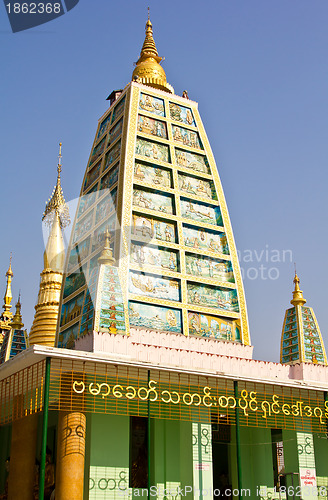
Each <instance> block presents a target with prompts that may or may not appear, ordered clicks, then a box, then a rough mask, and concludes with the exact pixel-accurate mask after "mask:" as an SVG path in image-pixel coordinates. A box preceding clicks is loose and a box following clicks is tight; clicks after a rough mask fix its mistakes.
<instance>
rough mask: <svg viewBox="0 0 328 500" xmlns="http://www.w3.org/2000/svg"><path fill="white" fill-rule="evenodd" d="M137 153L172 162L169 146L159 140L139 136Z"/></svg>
mask: <svg viewBox="0 0 328 500" xmlns="http://www.w3.org/2000/svg"><path fill="white" fill-rule="evenodd" d="M136 154H137V155H140V156H144V157H146V158H152V159H153V160H160V161H165V162H166V163H169V162H170V153H169V147H168V146H166V145H165V144H160V143H159V142H153V141H147V140H146V139H141V138H140V137H138V138H137V142H136Z"/></svg>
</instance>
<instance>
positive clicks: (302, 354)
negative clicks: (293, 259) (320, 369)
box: [280, 271, 327, 365]
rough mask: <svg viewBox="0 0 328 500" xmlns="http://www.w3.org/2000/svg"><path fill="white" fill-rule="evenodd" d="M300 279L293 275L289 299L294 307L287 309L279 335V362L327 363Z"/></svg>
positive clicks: (320, 337) (313, 315)
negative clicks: (293, 286)
mask: <svg viewBox="0 0 328 500" xmlns="http://www.w3.org/2000/svg"><path fill="white" fill-rule="evenodd" d="M299 283H300V279H299V277H298V276H297V274H296V271H295V277H294V285H295V289H294V291H293V299H292V300H291V301H290V302H291V304H292V305H293V306H294V307H291V308H289V309H287V311H286V314H285V320H284V325H283V328H282V335H281V349H280V362H281V363H283V364H296V363H311V364H321V365H327V356H326V351H325V346H324V343H323V339H322V336H321V332H320V328H319V325H318V322H317V319H316V316H315V314H314V311H313V309H312V307H308V306H305V305H304V304H305V303H306V300H305V298H304V297H303V292H302V290H300V287H299Z"/></svg>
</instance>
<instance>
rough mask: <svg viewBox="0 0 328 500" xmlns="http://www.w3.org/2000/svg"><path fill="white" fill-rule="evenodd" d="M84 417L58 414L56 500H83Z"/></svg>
mask: <svg viewBox="0 0 328 500" xmlns="http://www.w3.org/2000/svg"><path fill="white" fill-rule="evenodd" d="M85 431H86V417H85V415H84V413H80V412H59V420H58V441H57V464H56V483H55V484H56V493H55V494H56V500H83V485H84V483H83V481H84V456H85Z"/></svg>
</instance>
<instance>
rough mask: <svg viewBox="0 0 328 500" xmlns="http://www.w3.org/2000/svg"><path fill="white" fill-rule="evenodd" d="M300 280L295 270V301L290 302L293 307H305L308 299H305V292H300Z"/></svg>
mask: <svg viewBox="0 0 328 500" xmlns="http://www.w3.org/2000/svg"><path fill="white" fill-rule="evenodd" d="M299 283H300V279H299V277H298V276H297V274H296V269H295V277H294V284H295V289H294V291H293V299H292V300H291V301H290V303H291V304H293V306H304V304H305V302H306V299H305V298H304V297H303V292H302V290H300V287H299Z"/></svg>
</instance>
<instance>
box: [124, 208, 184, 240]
mask: <svg viewBox="0 0 328 500" xmlns="http://www.w3.org/2000/svg"><path fill="white" fill-rule="evenodd" d="M132 234H133V236H135V237H138V238H142V239H143V240H146V241H150V240H152V239H155V240H159V241H166V242H167V243H176V242H177V230H176V225H175V224H174V223H170V222H166V221H162V220H160V219H156V218H155V217H151V216H145V215H139V214H135V213H134V214H132Z"/></svg>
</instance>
